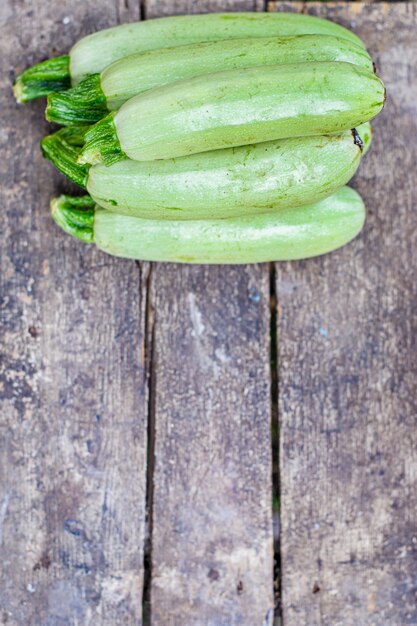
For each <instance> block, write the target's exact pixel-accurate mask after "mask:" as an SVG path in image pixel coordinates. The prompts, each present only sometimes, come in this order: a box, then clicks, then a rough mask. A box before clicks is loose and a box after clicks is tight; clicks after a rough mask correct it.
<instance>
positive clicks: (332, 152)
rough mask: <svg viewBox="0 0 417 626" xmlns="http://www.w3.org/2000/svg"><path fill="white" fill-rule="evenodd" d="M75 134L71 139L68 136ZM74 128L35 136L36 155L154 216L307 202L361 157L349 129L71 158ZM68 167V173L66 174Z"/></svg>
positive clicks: (107, 198) (99, 195)
mask: <svg viewBox="0 0 417 626" xmlns="http://www.w3.org/2000/svg"><path fill="white" fill-rule="evenodd" d="M71 133H75V139H72V138H71ZM77 139H78V129H72V127H68V128H66V129H62V130H60V131H58V133H55V134H54V135H51V136H50V137H47V138H45V139H44V140H43V141H42V149H43V152H44V155H45V156H46V157H47V158H49V159H50V160H51V161H52V162H53V163H55V165H57V167H58V168H59V169H60V170H62V171H64V172H65V173H66V174H67V175H69V176H70V177H71V178H72V179H73V180H75V182H78V183H80V182H81V183H82V184H83V185H84V186H85V187H86V188H87V190H88V192H89V194H90V195H91V196H92V197H93V199H94V200H95V201H96V202H97V204H100V205H101V206H103V207H105V208H107V209H109V210H110V211H114V212H117V213H124V214H126V215H134V216H136V217H142V218H148V217H149V218H154V219H177V220H184V219H219V218H226V217H234V216H238V215H245V214H249V213H253V212H258V213H262V212H266V211H275V210H276V209H277V208H281V207H295V206H301V205H304V204H309V203H311V202H315V201H317V200H320V199H321V198H324V197H326V196H329V195H330V194H332V193H333V192H334V191H335V190H336V189H338V188H339V187H341V186H343V185H344V184H346V183H347V182H348V181H349V180H350V179H351V178H352V176H353V174H354V173H355V171H356V169H357V168H358V166H359V163H360V160H361V151H362V144H361V140H360V138H359V137H358V134H357V133H356V131H350V130H349V131H344V132H343V133H341V134H337V135H322V136H314V137H303V138H291V139H281V140H277V141H271V142H265V143H261V144H255V145H249V146H241V147H238V148H226V149H223V150H214V151H212V152H203V153H199V154H193V155H190V156H186V157H182V158H179V159H167V160H161V161H146V162H139V161H131V160H124V161H120V162H119V163H115V164H114V165H112V166H110V167H106V166H104V165H97V166H94V167H91V168H90V169H89V170H88V171H87V170H86V169H85V166H81V167H84V169H82V170H80V169H79V168H80V166H79V165H77V164H76V163H75V161H76V158H77V156H76V155H77V150H78V148H76V147H74V146H71V145H70V146H68V145H67V144H68V142H72V143H73V144H74V143H76V142H77ZM72 170H74V174H73V175H72Z"/></svg>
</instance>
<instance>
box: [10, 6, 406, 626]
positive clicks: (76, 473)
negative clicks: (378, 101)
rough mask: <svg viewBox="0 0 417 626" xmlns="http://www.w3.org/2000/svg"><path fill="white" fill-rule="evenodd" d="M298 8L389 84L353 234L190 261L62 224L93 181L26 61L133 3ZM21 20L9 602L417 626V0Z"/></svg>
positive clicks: (29, 615) (88, 614)
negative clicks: (28, 89)
mask: <svg viewBox="0 0 417 626" xmlns="http://www.w3.org/2000/svg"><path fill="white" fill-rule="evenodd" d="M282 8H287V10H302V11H304V12H308V13H312V14H319V15H322V16H327V17H330V18H331V19H334V20H335V21H338V22H341V23H343V24H346V25H347V26H350V27H351V28H353V29H354V30H355V31H356V32H357V33H358V34H359V35H360V36H362V37H363V38H364V40H365V41H366V43H367V44H368V46H369V48H370V50H371V52H372V54H373V55H374V57H375V61H376V64H377V67H378V68H379V70H380V73H381V75H382V77H383V78H384V80H385V81H386V84H387V88H388V100H387V105H386V109H385V111H384V112H383V113H382V115H380V116H379V117H378V119H377V121H376V122H375V139H374V146H373V149H372V151H371V153H370V154H369V156H367V157H366V159H365V160H364V163H363V165H362V167H361V169H360V172H359V174H358V175H357V176H356V178H355V180H354V182H353V185H354V186H355V187H356V188H357V189H359V190H360V192H361V193H362V195H363V196H364V198H365V200H366V204H367V206H368V222H367V225H366V228H365V230H364V233H363V234H362V235H361V236H360V237H359V238H358V239H357V240H356V241H355V242H354V243H352V244H351V245H349V246H347V247H346V248H344V249H342V250H341V251H339V252H337V253H335V254H332V255H329V256H326V257H324V258H319V259H314V260H310V261H306V262H300V263H292V264H280V265H276V266H274V265H271V266H268V265H255V266H247V267H186V266H175V265H162V264H153V265H149V264H146V263H135V262H131V261H122V260H116V259H113V258H111V257H108V256H105V255H104V254H102V253H100V252H98V251H96V250H94V249H91V248H90V247H87V246H83V245H81V244H80V243H79V242H77V241H75V240H72V239H71V238H70V237H68V236H65V235H64V234H63V233H61V232H60V231H59V230H58V229H57V228H56V227H55V225H54V224H53V223H52V220H51V218H50V216H49V210H48V203H49V199H50V198H51V197H52V196H53V195H57V194H58V193H60V192H62V191H65V190H70V189H71V187H70V186H69V185H68V183H66V182H65V181H64V180H63V179H62V178H61V177H60V176H59V175H58V174H56V173H55V172H54V171H53V168H52V167H51V166H50V165H49V164H48V163H47V162H45V161H43V159H42V157H41V155H40V151H39V148H38V142H39V139H40V138H41V137H42V135H44V134H45V133H47V132H48V126H47V124H46V123H45V122H43V121H42V112H43V106H44V103H33V104H31V105H28V106H26V107H25V108H21V107H18V106H16V105H15V103H14V101H13V98H12V95H11V91H10V84H11V81H12V80H13V77H14V75H15V73H16V72H19V71H21V70H23V69H24V68H25V67H27V66H28V65H30V64H32V63H34V62H37V61H39V60H41V59H42V58H45V57H47V56H50V55H56V54H62V53H65V52H66V51H67V50H68V49H69V47H70V46H71V44H72V43H73V42H74V41H75V40H76V39H77V38H78V37H80V36H81V35H83V34H86V33H89V32H91V31H94V30H96V29H98V28H103V27H106V26H110V25H114V24H117V23H119V22H122V21H128V20H136V19H139V18H142V19H144V18H153V17H157V16H159V15H166V14H171V13H183V12H186V11H187V10H190V11H191V10H192V11H193V12H196V13H198V12H203V11H206V10H221V9H225V10H253V9H257V10H265V9H268V10H271V11H273V10H279V9H282ZM0 20H1V26H2V36H1V38H0V50H1V56H0V62H1V88H2V92H1V93H2V108H1V119H2V129H1V131H0V140H1V143H2V152H1V154H2V158H1V165H0V168H1V170H0V180H1V186H2V196H3V201H2V221H1V230H2V236H1V246H2V250H1V274H0V281H1V286H0V311H1V329H2V330H1V332H2V335H1V337H2V340H1V343H2V348H4V351H3V355H2V361H1V369H0V390H1V397H2V419H1V424H0V426H1V444H0V445H1V458H0V467H1V471H2V490H1V495H0V544H1V563H2V567H1V570H2V574H1V575H2V581H1V588H0V623H1V624H7V626H90V625H91V626H92V625H94V626H104V625H106V626H119V625H122V624H123V625H130V626H139V625H140V624H147V625H152V626H237V625H239V626H270V625H271V624H273V623H275V624H280V623H281V620H280V616H282V620H283V621H282V623H283V624H284V626H381V625H384V626H403V625H406V624H417V603H416V590H417V569H416V553H417V528H416V506H417V490H416V489H417V485H416V479H417V455H416V431H415V426H416V415H417V402H416V374H417V354H416V352H417V346H416V331H417V317H416V316H417V313H416V312H417V278H416V272H417V252H416V250H417V185H416V167H417V69H416V68H417V34H416V33H417V10H416V5H413V4H411V3H409V4H407V3H401V2H397V3H393V4H391V5H390V4H385V3H377V4H362V3H355V4H349V3H344V2H339V3H334V4H325V3H307V4H303V3H298V2H293V3H287V4H285V3H281V2H278V3H275V2H270V3H268V2H267V3H266V4H265V3H264V2H263V1H262V0H259V1H258V2H253V1H252V0H236V1H234V0H207V1H199V0H197V1H194V2H191V1H190V2H186V1H184V0H174V1H168V0H167V1H165V2H163V1H162V0H147V1H145V2H141V3H140V4H139V3H138V1H137V0H101V2H97V0H96V1H94V0H88V1H86V0H60V2H56V1H53V0H42V2H41V1H40V0H38V1H37V0H32V1H31V0H2V3H1V6H0ZM277 419H278V420H279V435H280V438H279V445H278V444H277V441H276V432H277ZM271 423H272V425H273V429H272V430H273V434H274V436H273V438H272V439H273V441H272V443H273V445H272V446H271ZM271 449H272V450H273V453H272V454H271ZM272 466H273V468H274V471H273V472H272ZM272 476H273V483H274V485H273V487H274V490H275V491H276V492H277V493H276V494H275V501H276V500H277V498H279V503H280V516H279V517H280V520H279V524H278V514H277V513H275V514H274V518H275V559H276V564H275V565H276V566H275V574H277V572H279V571H281V577H280V578H279V580H280V581H281V582H277V581H276V583H275V586H276V589H275V601H276V602H277V605H278V608H277V611H276V618H275V622H274V595H273V570H274V551H273V545H274V540H273V525H272V506H271V505H272ZM279 531H280V532H279ZM278 536H279V541H278Z"/></svg>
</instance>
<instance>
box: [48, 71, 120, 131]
mask: <svg viewBox="0 0 417 626" xmlns="http://www.w3.org/2000/svg"><path fill="white" fill-rule="evenodd" d="M108 113H109V110H108V108H107V100H106V96H105V95H104V93H103V90H102V88H101V84H100V74H92V75H91V76H89V77H88V78H86V79H85V80H83V81H82V82H81V83H80V84H79V85H77V86H76V87H73V88H72V89H68V91H64V92H62V93H51V94H50V95H49V96H48V105H47V107H46V113H45V116H46V119H47V120H48V121H50V122H55V123H56V124H61V125H62V126H69V125H70V124H74V123H75V124H94V123H95V122H98V121H99V120H101V118H102V117H104V116H105V115H108Z"/></svg>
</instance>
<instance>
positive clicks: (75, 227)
mask: <svg viewBox="0 0 417 626" xmlns="http://www.w3.org/2000/svg"><path fill="white" fill-rule="evenodd" d="M94 207H95V202H94V200H93V199H92V198H91V197H90V196H88V195H87V196H80V197H79V198H77V197H74V196H65V195H62V196H59V198H53V200H51V213H52V217H53V218H54V220H55V222H56V223H57V224H58V226H60V227H61V228H62V229H63V230H64V231H65V232H66V233H69V234H70V235H72V236H73V237H76V238H77V239H80V240H81V241H84V243H92V242H93V240H94V213H95V208H94Z"/></svg>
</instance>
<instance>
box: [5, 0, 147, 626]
mask: <svg viewBox="0 0 417 626" xmlns="http://www.w3.org/2000/svg"><path fill="white" fill-rule="evenodd" d="M0 19H1V37H0V63H1V70H0V81H1V94H2V128H1V134H0V140H1V143H2V159H1V164H0V181H1V194H2V222H1V237H0V246H1V253H0V254H1V256H0V261H1V270H0V294H1V296H0V307H1V308H0V315H1V347H2V360H1V366H0V389H1V398H2V402H1V422H0V433H1V435H0V437H1V438H0V471H1V492H0V544H1V547H0V560H1V564H2V566H1V568H0V569H1V574H0V575H1V580H0V623H1V624H7V626H17V625H19V626H73V625H74V626H76V625H77V626H79V625H85V624H86V625H87V624H88V625H89V624H94V625H96V624H97V625H102V624H107V625H109V624H121V623H123V624H129V625H132V626H133V625H135V626H137V625H138V624H141V617H142V592H141V589H142V580H143V576H142V570H143V545H144V534H145V477H146V445H147V444H146V425H147V414H148V407H147V385H146V382H145V378H146V372H145V369H144V337H145V315H144V306H145V299H144V298H143V297H142V296H143V293H144V288H145V286H146V276H144V275H143V273H141V270H140V268H139V266H138V265H137V264H135V263H129V262H123V261H122V262H120V261H116V260H115V259H112V258H110V257H105V256H103V255H102V254H100V253H98V252H96V251H95V250H93V249H88V248H85V247H83V246H79V245H78V244H77V242H76V241H74V240H72V239H71V238H68V237H62V236H61V234H60V232H59V230H58V229H57V228H56V226H55V225H54V224H53V222H52V221H51V218H50V215H49V206H48V205H49V199H50V198H51V197H52V196H53V195H56V194H57V193H59V192H61V191H62V190H63V189H64V188H65V184H63V182H62V178H60V177H58V176H56V175H55V174H54V172H53V168H52V167H51V166H50V165H49V164H48V163H47V162H46V161H44V160H43V159H42V157H41V154H40V150H39V144H38V142H39V139H40V138H41V136H42V135H43V134H46V133H47V132H48V131H49V128H48V127H47V125H46V124H45V123H44V122H43V121H42V118H43V108H44V103H36V104H31V105H27V106H25V107H24V108H23V107H18V106H16V105H15V103H14V101H13V97H12V93H11V80H12V78H13V74H14V72H16V71H19V70H22V69H24V68H25V67H26V66H27V65H29V64H30V63H33V62H36V61H37V60H39V59H41V58H42V57H46V56H48V55H50V54H51V53H55V54H59V53H62V52H66V51H67V50H68V48H69V47H70V45H71V44H72V42H73V41H74V40H75V39H77V38H78V37H79V36H80V35H82V34H83V33H87V32H90V31H91V30H94V29H95V28H98V27H104V26H107V25H110V24H115V23H117V19H118V16H117V11H116V7H115V4H114V2H112V1H110V0H109V1H107V0H106V1H105V2H101V3H100V11H97V6H96V5H95V3H93V2H90V3H86V2H77V3H75V4H74V3H73V2H69V1H68V2H67V1H65V2H60V3H56V2H52V1H49V0H48V1H46V0H45V1H44V2H42V3H40V2H35V1H34V2H28V1H25V2H18V3H17V2H14V1H12V0H10V1H9V0H7V1H4V2H2V3H1V8H0Z"/></svg>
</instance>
